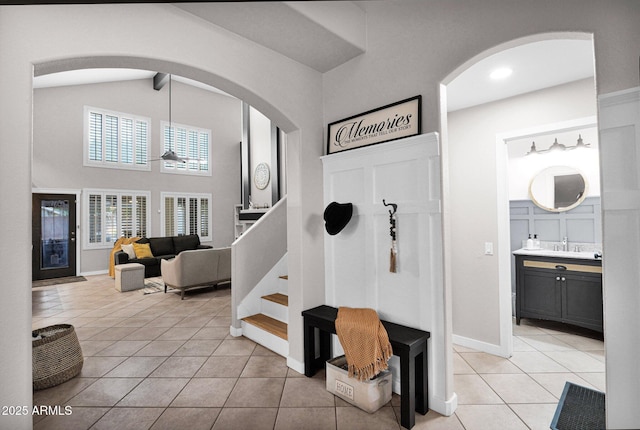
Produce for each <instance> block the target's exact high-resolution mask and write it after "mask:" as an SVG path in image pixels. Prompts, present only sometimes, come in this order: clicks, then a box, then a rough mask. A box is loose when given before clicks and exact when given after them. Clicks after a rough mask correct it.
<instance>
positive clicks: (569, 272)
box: [516, 255, 603, 332]
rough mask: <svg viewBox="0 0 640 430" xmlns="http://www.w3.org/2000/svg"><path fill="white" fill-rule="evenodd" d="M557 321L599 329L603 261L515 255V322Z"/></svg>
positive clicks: (600, 327)
mask: <svg viewBox="0 0 640 430" xmlns="http://www.w3.org/2000/svg"><path fill="white" fill-rule="evenodd" d="M521 318H536V319H544V320H551V321H559V322H564V323H567V324H573V325H576V326H580V327H585V328H588V329H591V330H596V331H600V332H602V330H603V329H602V320H603V318H602V262H601V261H600V260H580V259H570V258H555V257H537V256H529V255H516V323H517V324H520V319H521Z"/></svg>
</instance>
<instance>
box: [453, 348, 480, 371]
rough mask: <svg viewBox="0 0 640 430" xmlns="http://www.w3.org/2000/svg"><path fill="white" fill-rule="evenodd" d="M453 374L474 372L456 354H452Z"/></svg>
mask: <svg viewBox="0 0 640 430" xmlns="http://www.w3.org/2000/svg"><path fill="white" fill-rule="evenodd" d="M453 373H454V374H457V375H463V374H474V373H476V371H475V370H473V368H472V367H471V366H469V363H467V362H466V361H464V359H463V358H462V357H461V356H460V354H458V353H457V352H454V353H453Z"/></svg>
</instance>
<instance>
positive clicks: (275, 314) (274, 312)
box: [260, 299, 289, 324]
mask: <svg viewBox="0 0 640 430" xmlns="http://www.w3.org/2000/svg"><path fill="white" fill-rule="evenodd" d="M260 313H263V314H265V315H267V316H270V317H271V318H273V319H277V320H278V321H282V322H284V323H287V324H288V323H289V308H288V307H287V306H283V305H281V304H279V303H275V302H272V301H271V300H265V299H262V303H260Z"/></svg>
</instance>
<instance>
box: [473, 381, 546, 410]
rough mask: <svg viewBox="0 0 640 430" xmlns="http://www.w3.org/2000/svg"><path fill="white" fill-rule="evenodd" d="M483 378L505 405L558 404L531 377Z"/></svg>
mask: <svg viewBox="0 0 640 430" xmlns="http://www.w3.org/2000/svg"><path fill="white" fill-rule="evenodd" d="M481 376H482V379H484V380H485V381H486V383H487V384H489V386H490V387H491V388H492V389H493V391H495V392H496V393H497V394H498V395H499V396H500V398H501V399H502V400H504V402H505V403H509V404H511V403H553V404H556V403H558V399H557V398H556V397H554V396H553V395H552V394H551V393H550V392H548V391H547V390H545V389H544V388H543V387H542V386H541V385H540V384H538V383H537V382H536V381H535V380H534V379H533V378H532V377H531V376H529V375H525V374H517V375H497V374H486V375H481Z"/></svg>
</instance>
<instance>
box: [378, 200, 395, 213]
mask: <svg viewBox="0 0 640 430" xmlns="http://www.w3.org/2000/svg"><path fill="white" fill-rule="evenodd" d="M382 204H383V205H385V206H391V207H392V208H393V211H392V210H391V209H389V215H391V216H393V215H395V213H396V211H397V210H398V205H397V204H395V203H387V202H386V201H385V199H382Z"/></svg>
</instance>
